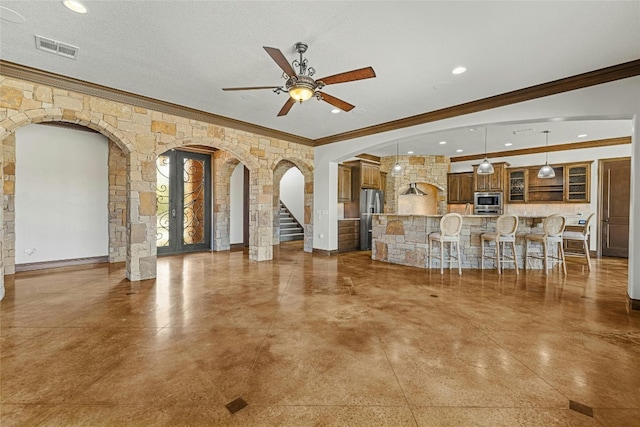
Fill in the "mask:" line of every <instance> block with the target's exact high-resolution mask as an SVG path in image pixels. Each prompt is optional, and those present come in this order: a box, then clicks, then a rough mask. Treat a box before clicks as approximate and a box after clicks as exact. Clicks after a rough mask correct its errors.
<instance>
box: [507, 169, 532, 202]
mask: <svg viewBox="0 0 640 427" xmlns="http://www.w3.org/2000/svg"><path fill="white" fill-rule="evenodd" d="M527 176H528V175H527V170H526V169H522V168H521V169H509V170H508V178H507V179H508V183H509V191H508V194H507V202H509V203H524V202H526V201H527V188H528V186H527Z"/></svg>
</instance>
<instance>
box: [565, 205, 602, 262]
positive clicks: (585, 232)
mask: <svg viewBox="0 0 640 427" xmlns="http://www.w3.org/2000/svg"><path fill="white" fill-rule="evenodd" d="M595 215H596V214H595V213H592V214H591V215H589V216H588V217H587V222H586V223H585V224H584V228H583V229H582V231H565V232H564V233H562V240H564V241H565V242H582V250H583V251H584V253H580V252H565V255H569V256H584V258H585V260H586V261H587V269H588V270H589V271H591V256H590V255H589V250H590V249H589V234H590V233H591V230H590V228H591V220H592V219H593V217H594V216H595Z"/></svg>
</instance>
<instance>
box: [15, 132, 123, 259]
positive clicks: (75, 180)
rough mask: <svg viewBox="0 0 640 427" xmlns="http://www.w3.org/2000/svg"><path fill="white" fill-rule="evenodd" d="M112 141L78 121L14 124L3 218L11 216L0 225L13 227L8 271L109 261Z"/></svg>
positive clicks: (113, 208)
mask: <svg viewBox="0 0 640 427" xmlns="http://www.w3.org/2000/svg"><path fill="white" fill-rule="evenodd" d="M114 146H115V144H113V143H112V142H109V140H108V139H107V138H106V137H105V136H104V135H101V134H99V133H97V132H94V131H91V130H89V129H87V128H84V127H80V126H72V125H62V126H61V125H57V126H45V125H42V124H36V125H29V126H24V127H21V128H19V129H17V130H16V132H15V163H14V165H15V167H12V170H13V171H14V172H15V175H14V180H13V181H11V182H12V183H14V184H15V185H12V186H11V187H12V189H13V194H11V192H8V193H9V194H5V196H6V197H7V199H8V201H10V203H8V204H7V206H6V208H5V209H6V210H5V212H6V213H8V214H9V215H5V221H6V222H9V223H10V222H11V219H14V221H15V223H14V225H15V227H13V228H12V227H9V225H10V224H7V227H6V229H7V230H12V231H13V230H14V231H15V233H11V234H10V235H9V237H10V238H12V239H15V251H14V253H15V271H26V270H35V269H42V268H50V267H54V266H60V265H75V264H81V263H91V262H107V261H108V260H109V255H110V253H111V252H112V251H111V250H110V247H111V244H112V242H111V241H110V240H111V239H110V237H113V239H114V240H115V238H116V236H115V235H113V236H110V230H109V229H110V220H109V218H110V217H113V216H114V215H115V209H116V206H115V205H116V201H115V200H113V197H112V196H115V194H113V195H112V194H111V192H110V180H111V179H110V178H111V173H110V170H109V169H110V166H111V153H112V152H113V153H116V156H117V152H118V151H119V152H120V153H122V151H121V150H120V149H118V148H117V147H115V149H114ZM107 207H108V209H109V211H108V209H107ZM110 211H111V212H110ZM11 213H13V215H11ZM16 213H17V215H16ZM114 246H119V245H118V244H115V245H114ZM7 261H9V260H7Z"/></svg>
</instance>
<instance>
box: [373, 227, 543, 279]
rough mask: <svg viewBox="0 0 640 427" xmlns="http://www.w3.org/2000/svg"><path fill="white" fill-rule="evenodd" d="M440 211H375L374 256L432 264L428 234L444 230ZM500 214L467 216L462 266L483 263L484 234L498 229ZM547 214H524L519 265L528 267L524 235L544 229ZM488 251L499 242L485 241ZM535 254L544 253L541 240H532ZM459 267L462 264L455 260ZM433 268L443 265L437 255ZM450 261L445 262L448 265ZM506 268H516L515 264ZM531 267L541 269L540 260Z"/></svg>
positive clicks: (491, 265) (489, 264) (489, 265)
mask: <svg viewBox="0 0 640 427" xmlns="http://www.w3.org/2000/svg"><path fill="white" fill-rule="evenodd" d="M440 218H441V216H440V215H374V217H373V231H372V235H373V247H372V250H371V257H372V259H374V260H377V261H385V262H390V263H393V264H402V265H409V266H413V267H420V268H429V267H428V261H427V258H428V251H429V250H428V243H427V236H428V235H429V233H431V232H433V231H439V230H440ZM497 218H498V216H497V215H495V216H494V215H484V216H479V215H471V216H463V224H462V231H461V232H460V252H461V258H462V268H480V266H481V264H480V263H481V252H482V249H481V242H480V236H481V235H482V234H483V233H486V232H488V231H495V229H496V220H497ZM542 221H543V217H520V218H519V223H518V230H517V233H516V236H517V238H516V251H517V254H518V265H519V267H520V268H523V267H524V260H523V255H524V245H525V242H524V235H525V234H528V233H540V234H543V231H542ZM485 246H486V248H487V254H489V253H492V252H493V251H494V250H495V244H493V243H492V244H489V243H485ZM439 251H440V248H439V247H437V245H435V244H434V248H433V249H432V254H433V255H437V254H438V253H439ZM529 252H530V253H531V254H533V255H536V256H541V255H542V247H541V245H539V244H537V245H536V244H530V251H529ZM448 253H449V245H448V244H447V245H445V254H446V255H447V256H446V257H445V258H446V259H448ZM510 254H511V246H507V255H510ZM454 265H455V268H457V267H458V264H457V263H454ZM432 266H433V268H440V263H439V261H438V260H437V259H435V258H434V259H433V261H432ZM448 266H449V263H448V262H446V263H445V267H448ZM494 267H495V265H494V263H493V262H492V261H491V260H485V268H494ZM506 268H507V269H508V268H514V267H513V264H511V265H507V266H506ZM529 268H533V269H541V268H542V262H541V261H540V260H536V259H533V260H530V263H529Z"/></svg>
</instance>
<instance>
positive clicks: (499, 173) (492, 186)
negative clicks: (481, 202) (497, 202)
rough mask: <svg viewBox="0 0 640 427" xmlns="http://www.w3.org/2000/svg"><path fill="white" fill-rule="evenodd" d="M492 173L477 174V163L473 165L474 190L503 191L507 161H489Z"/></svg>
mask: <svg viewBox="0 0 640 427" xmlns="http://www.w3.org/2000/svg"><path fill="white" fill-rule="evenodd" d="M491 164H492V165H493V173H492V174H491V175H478V165H474V166H473V177H474V191H480V192H486V191H504V190H505V181H506V171H507V166H509V163H506V162H501V163H491Z"/></svg>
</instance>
